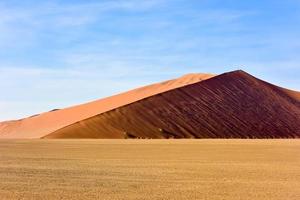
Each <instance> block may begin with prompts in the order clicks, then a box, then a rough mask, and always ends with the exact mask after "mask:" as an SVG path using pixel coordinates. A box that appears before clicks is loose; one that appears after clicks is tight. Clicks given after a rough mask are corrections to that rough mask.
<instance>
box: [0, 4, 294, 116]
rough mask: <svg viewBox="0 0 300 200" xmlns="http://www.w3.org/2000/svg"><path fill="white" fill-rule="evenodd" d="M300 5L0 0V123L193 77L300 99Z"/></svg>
mask: <svg viewBox="0 0 300 200" xmlns="http://www.w3.org/2000/svg"><path fill="white" fill-rule="evenodd" d="M299 36H300V1H299V0H285V1H282V0H253V1H241V0H228V1H226V0H144V1H141V0H103V1H101V0H98V1H88V0H82V1H80V0H72V1H71V0H61V1H40V0H39V1H33V0H31V1H30V0H29V1H26V0H24V1H19V0H5V1H3V0H2V1H1V0H0V90H1V93H0V94H1V96H0V120H7V119H15V118H21V117H25V116H28V115H32V114H35V113H39V112H44V111H48V110H51V109H54V108H63V107H66V106H70V105H74V104H78V103H83V102H86V101H90V100H94V99H98V98H101V97H105V96H108V95H112V94H115V93H117V92H121V91H125V90H128V89H132V88H134V87H137V86H141V85H145V84H149V83H153V82H157V81H162V80H165V79H170V78H174V77H177V76H181V75H183V74H186V73H191V72H210V73H216V74H218V73H222V72H226V71H231V70H235V69H243V70H245V71H247V72H249V73H251V74H253V75H255V76H257V77H259V78H262V79H265V80H267V81H269V82H272V83H274V84H277V85H281V86H284V87H287V88H291V89H295V90H300V78H299V77H300V65H299V63H300V56H299V53H300V39H299Z"/></svg>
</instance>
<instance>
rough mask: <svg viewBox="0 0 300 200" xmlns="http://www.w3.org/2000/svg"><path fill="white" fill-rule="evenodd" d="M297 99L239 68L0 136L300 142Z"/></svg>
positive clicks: (6, 125)
mask: <svg viewBox="0 0 300 200" xmlns="http://www.w3.org/2000/svg"><path fill="white" fill-rule="evenodd" d="M299 94H300V93H299V92H295V91H291V90H287V89H284V88H280V87H277V86H275V85H272V84H270V83H267V82H265V81H262V80H259V79H257V78H255V77H253V76H251V75H249V74H247V73H245V72H243V71H240V70H238V71H234V72H229V73H225V74H221V75H218V76H214V75H211V74H188V75H185V76H183V77H180V78H178V79H174V80H170V81H166V82H162V83H157V84H153V85H150V86H146V87H142V88H138V89H135V90H132V91H129V92H126V93H122V94H119V95H115V96H112V97H108V98H105V99H101V100H98V101H94V102H91V103H87V104H82V105H79V106H75V107H70V108H66V109H62V110H54V111H52V112H48V113H43V114H40V115H37V116H33V117H30V118H25V119H22V120H17V121H8V122H3V123H0V138H299V137H300V101H299V97H300V95H299Z"/></svg>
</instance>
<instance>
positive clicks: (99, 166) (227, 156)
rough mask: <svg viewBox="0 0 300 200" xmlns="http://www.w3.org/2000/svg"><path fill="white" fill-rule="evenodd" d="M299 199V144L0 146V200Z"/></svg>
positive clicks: (39, 142) (114, 142) (17, 142)
mask: <svg viewBox="0 0 300 200" xmlns="http://www.w3.org/2000/svg"><path fill="white" fill-rule="evenodd" d="M95 198H97V199H210V200H213V199H243V200H246V199H280V200H282V199H284V200H288V199H295V200H296V199H297V200H298V199H300V140H0V199H95Z"/></svg>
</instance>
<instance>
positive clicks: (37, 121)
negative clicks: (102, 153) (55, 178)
mask: <svg viewBox="0 0 300 200" xmlns="http://www.w3.org/2000/svg"><path fill="white" fill-rule="evenodd" d="M213 76H214V75H212V74H188V75H185V76H182V77H180V78H178V79H174V80H169V81H165V82H161V83H157V84H152V85H149V86H145V87H141V88H138V89H135V90H131V91H129V92H125V93H121V94H118V95H115V96H111V97H108V98H104V99H100V100H97V101H93V102H90V103H86V104H82V105H78V106H74V107H70V108H66V109H61V110H53V111H51V112H46V113H42V114H40V115H34V116H32V117H28V118H25V119H20V120H13V121H6V122H2V123H0V138H40V137H43V136H45V135H47V134H50V133H51V132H53V131H56V130H58V129H60V128H63V127H65V126H68V125H70V124H73V123H75V122H78V121H81V120H84V119H86V118H89V117H92V116H95V115H98V114H101V113H104V112H107V111H109V110H112V109H115V108H118V107H121V106H124V105H127V104H130V103H133V102H135V101H138V100H141V99H144V98H147V97H149V96H153V95H156V94H159V93H163V92H165V91H168V90H172V89H175V88H179V87H182V86H185V85H189V84H193V83H196V82H199V81H202V80H205V79H208V78H211V77H213Z"/></svg>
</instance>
